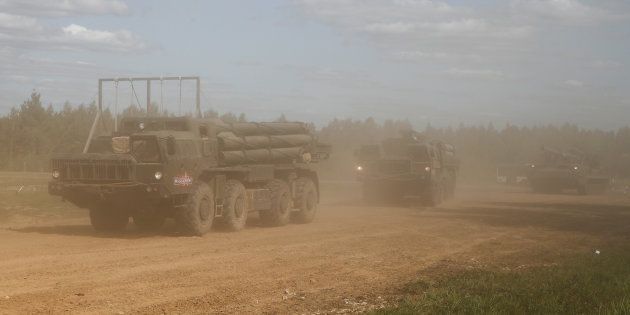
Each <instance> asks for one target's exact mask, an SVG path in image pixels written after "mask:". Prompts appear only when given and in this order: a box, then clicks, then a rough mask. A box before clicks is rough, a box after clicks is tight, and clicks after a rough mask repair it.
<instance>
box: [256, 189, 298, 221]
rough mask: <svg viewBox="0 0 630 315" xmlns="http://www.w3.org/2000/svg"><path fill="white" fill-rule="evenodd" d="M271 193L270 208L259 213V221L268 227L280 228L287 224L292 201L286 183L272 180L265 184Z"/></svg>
mask: <svg viewBox="0 0 630 315" xmlns="http://www.w3.org/2000/svg"><path fill="white" fill-rule="evenodd" d="M267 189H269V190H270V193H271V208H270V209H268V210H263V211H260V219H261V220H262V222H263V224H265V225H268V226H282V225H286V224H288V223H289V220H290V219H291V210H292V208H293V201H292V200H291V190H290V189H289V185H288V184H287V182H285V181H283V180H280V179H274V180H271V181H270V182H269V183H268V184H267Z"/></svg>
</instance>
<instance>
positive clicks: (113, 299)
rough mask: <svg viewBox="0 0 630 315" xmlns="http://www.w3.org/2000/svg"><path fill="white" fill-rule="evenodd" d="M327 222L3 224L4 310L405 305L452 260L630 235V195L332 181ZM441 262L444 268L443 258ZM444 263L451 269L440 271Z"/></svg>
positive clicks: (528, 257)
mask: <svg viewBox="0 0 630 315" xmlns="http://www.w3.org/2000/svg"><path fill="white" fill-rule="evenodd" d="M322 189H323V202H322V204H321V206H320V209H319V213H318V216H317V218H316V220H315V221H314V222H313V223H311V224H306V225H296V224H292V225H288V226H285V227H279V228H264V227H260V226H258V225H257V224H256V219H255V218H252V220H251V224H250V225H249V226H248V228H247V229H245V230H244V231H241V232H238V233H227V232H220V231H217V232H213V233H210V234H208V235H206V236H204V237H184V236H180V235H178V234H177V233H176V232H174V228H173V227H168V226H167V227H166V228H165V231H164V232H162V233H158V235H146V234H140V233H139V232H137V231H135V230H134V229H133V228H132V227H130V228H129V230H128V231H127V232H126V233H123V234H119V235H103V234H97V233H95V232H94V231H93V230H92V228H91V227H90V225H89V222H88V219H87V213H86V214H85V216H84V217H79V218H54V219H39V220H38V219H34V220H26V221H24V220H20V221H7V222H4V223H1V224H0V254H1V256H0V313H7V314H13V313H63V312H69V313H106V314H130V313H187V314H188V313H261V312H262V313H307V314H309V313H343V312H357V311H364V310H368V309H372V308H378V307H380V306H382V305H385V304H391V303H395V301H396V298H397V297H399V292H400V288H401V286H403V285H404V284H405V283H407V282H409V281H411V280H413V279H415V278H416V277H418V276H419V275H422V276H423V277H427V276H429V277H430V276H432V274H431V273H436V276H437V273H439V272H444V270H448V268H439V266H444V265H445V264H446V265H448V264H460V265H467V266H469V267H471V268H475V267H477V266H479V265H484V264H495V265H496V264H499V265H505V268H521V267H527V266H529V265H535V264H545V263H553V261H554V259H555V258H556V257H557V256H558V255H560V254H562V253H565V252H567V251H591V250H594V249H595V248H596V247H597V248H599V249H602V254H605V249H603V248H605V246H606V244H608V243H610V242H614V241H615V240H618V239H626V238H627V236H628V235H627V234H628V233H629V232H628V230H629V229H628V226H630V225H629V224H630V208H629V207H628V205H629V204H630V199H629V198H628V197H627V196H623V195H618V196H611V195H608V196H577V195H573V194H564V195H536V194H532V193H529V192H528V191H527V189H525V188H506V187H499V186H495V187H482V188H480V187H471V186H468V187H462V188H460V191H459V192H458V197H457V199H455V200H452V201H449V202H446V203H444V204H442V205H440V206H439V207H436V208H422V207H408V206H380V205H368V204H364V203H363V202H362V201H361V200H360V198H359V193H358V192H359V187H358V185H357V184H355V183H351V182H347V183H346V182H325V183H323V188H322ZM436 266H437V267H436ZM440 270H442V271H440Z"/></svg>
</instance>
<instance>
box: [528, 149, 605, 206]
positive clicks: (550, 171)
mask: <svg viewBox="0 0 630 315" xmlns="http://www.w3.org/2000/svg"><path fill="white" fill-rule="evenodd" d="M527 177H528V179H529V183H530V186H531V188H532V190H533V191H534V192H543V193H557V192H562V191H563V190H568V189H574V190H576V191H577V192H578V194H580V195H586V194H593V193H602V192H604V191H605V190H606V189H607V188H608V185H609V182H610V180H609V178H608V177H607V176H605V175H604V174H603V173H602V171H601V169H600V168H599V167H598V165H597V162H596V160H595V159H594V158H591V157H588V156H587V155H586V154H584V153H583V152H580V151H578V150H570V151H565V152H562V151H558V150H555V149H552V148H543V149H542V152H541V156H540V158H539V160H538V161H537V163H534V164H531V165H530V170H529V174H528V176H527Z"/></svg>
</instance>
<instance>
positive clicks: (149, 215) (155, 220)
mask: <svg viewBox="0 0 630 315" xmlns="http://www.w3.org/2000/svg"><path fill="white" fill-rule="evenodd" d="M132 218H133V224H134V225H135V226H136V227H137V228H138V230H140V231H145V232H155V231H158V230H159V229H161V228H162V226H163V225H164V221H165V220H166V215H165V213H164V211H163V210H162V209H155V210H153V209H152V210H147V211H137V212H136V213H134V214H133V215H132Z"/></svg>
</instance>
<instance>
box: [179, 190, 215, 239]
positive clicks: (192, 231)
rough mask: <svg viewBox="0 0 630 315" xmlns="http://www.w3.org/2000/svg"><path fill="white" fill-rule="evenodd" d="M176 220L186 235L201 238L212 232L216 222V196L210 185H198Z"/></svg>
mask: <svg viewBox="0 0 630 315" xmlns="http://www.w3.org/2000/svg"><path fill="white" fill-rule="evenodd" d="M176 219H177V223H178V224H179V226H180V227H181V229H182V230H183V232H184V233H186V234H189V235H197V236H201V235H204V234H205V233H207V232H208V231H210V228H211V227H212V221H214V194H213V193H212V189H210V187H209V186H208V184H206V183H204V182H199V183H198V184H197V185H196V187H195V188H194V189H193V192H192V193H191V194H190V195H189V196H188V200H187V201H186V204H185V205H183V206H182V208H181V209H179V211H178V213H177V216H176Z"/></svg>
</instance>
